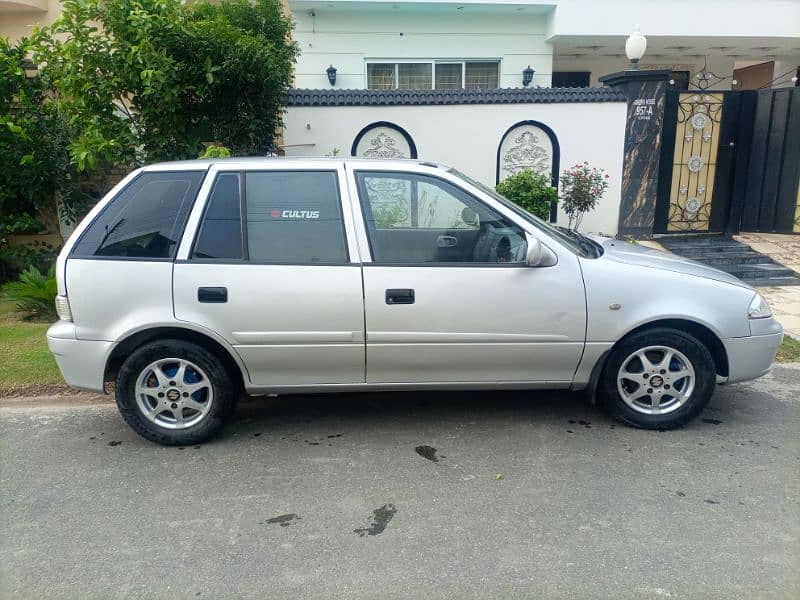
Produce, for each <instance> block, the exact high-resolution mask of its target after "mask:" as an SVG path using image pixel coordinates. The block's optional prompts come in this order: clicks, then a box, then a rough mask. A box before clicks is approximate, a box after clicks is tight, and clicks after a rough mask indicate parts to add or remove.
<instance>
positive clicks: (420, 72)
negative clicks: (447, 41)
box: [367, 60, 500, 90]
mask: <svg viewBox="0 0 800 600" xmlns="http://www.w3.org/2000/svg"><path fill="white" fill-rule="evenodd" d="M499 85H500V62H499V61H496V60H493V61H463V60H462V61H435V60H431V61H414V62H368V63H367V89H370V90H393V89H399V90H430V89H437V90H458V89H495V88H497V87H499Z"/></svg>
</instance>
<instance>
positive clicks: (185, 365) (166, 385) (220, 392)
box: [116, 340, 235, 446]
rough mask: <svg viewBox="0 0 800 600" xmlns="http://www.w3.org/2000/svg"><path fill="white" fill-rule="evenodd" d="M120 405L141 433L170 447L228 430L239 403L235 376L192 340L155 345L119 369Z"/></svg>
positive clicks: (133, 357) (123, 413)
mask: <svg viewBox="0 0 800 600" xmlns="http://www.w3.org/2000/svg"><path fill="white" fill-rule="evenodd" d="M116 398H117V406H118V407H119V410H120V412H121V413H122V417H123V418H124V419H125V421H126V422H127V423H128V425H130V426H131V427H132V428H133V429H134V431H136V433H138V434H139V435H141V436H142V437H145V438H147V439H148V440H151V441H154V442H157V443H159V444H164V445H167V446H181V445H189V444H197V443H199V442H203V441H205V440H207V439H209V438H211V437H212V436H213V435H214V434H216V433H217V432H218V431H219V429H220V428H221V427H222V425H223V423H224V421H225V419H226V418H227V417H228V416H229V415H230V413H231V412H232V410H233V407H234V403H235V394H234V385H233V381H232V380H231V377H230V374H229V373H228V371H227V370H226V369H225V367H224V366H223V365H222V364H221V363H220V361H219V359H218V358H217V357H216V356H214V355H213V354H212V353H211V352H209V351H208V350H206V349H205V348H203V347H202V346H199V345H197V344H193V343H191V342H185V341H183V340H164V341H158V342H151V343H149V344H146V345H144V346H142V347H140V348H138V349H137V350H136V351H135V352H133V354H131V355H130V356H129V357H128V358H127V359H126V360H125V362H124V363H123V364H122V367H121V368H120V370H119V374H118V376H117V388H116Z"/></svg>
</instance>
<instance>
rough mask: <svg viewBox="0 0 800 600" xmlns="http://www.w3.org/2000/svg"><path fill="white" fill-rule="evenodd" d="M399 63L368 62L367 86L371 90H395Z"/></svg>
mask: <svg viewBox="0 0 800 600" xmlns="http://www.w3.org/2000/svg"><path fill="white" fill-rule="evenodd" d="M396 69H397V65H395V64H388V63H368V64H367V88H368V89H370V90H393V89H394V88H395V87H396V86H395V79H394V74H395V71H396Z"/></svg>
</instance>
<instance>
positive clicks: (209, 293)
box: [197, 287, 228, 304]
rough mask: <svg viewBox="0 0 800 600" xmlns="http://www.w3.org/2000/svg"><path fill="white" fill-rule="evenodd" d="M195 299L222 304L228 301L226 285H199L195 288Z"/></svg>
mask: <svg viewBox="0 0 800 600" xmlns="http://www.w3.org/2000/svg"><path fill="white" fill-rule="evenodd" d="M197 301H198V302H210V303H213V304H222V303H224V302H227V301H228V288H226V287H201V288H197Z"/></svg>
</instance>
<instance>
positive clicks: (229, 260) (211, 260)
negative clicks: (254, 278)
mask: <svg viewBox="0 0 800 600" xmlns="http://www.w3.org/2000/svg"><path fill="white" fill-rule="evenodd" d="M223 175H236V178H237V180H238V182H239V227H240V228H241V229H242V239H241V244H242V247H241V251H242V258H238V259H237V258H209V257H203V258H195V256H194V251H195V246H196V245H197V242H198V241H199V238H200V232H201V231H202V230H203V224H204V223H205V220H206V214H208V209H209V207H210V206H211V196H212V195H213V194H214V188H215V187H216V186H217V182H218V181H219V178H220V177H222V176H223ZM243 181H244V171H243V170H236V171H217V173H216V174H215V175H214V181H212V182H211V189H210V190H209V191H208V196H206V199H205V205H204V206H203V214H201V215H200V220H199V221H198V222H197V227H196V228H195V230H194V232H192V244H191V246H190V247H189V257H188V258H187V259H185V260H179V261H176V262H178V263H203V264H220V263H230V264H243V263H246V262H247V261H246V259H245V256H246V254H247V238H246V236H247V231H246V229H245V223H244V218H243V217H242V214H243V213H242V211H243V210H244V208H245V204H244V189H243V188H244V184H243Z"/></svg>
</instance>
